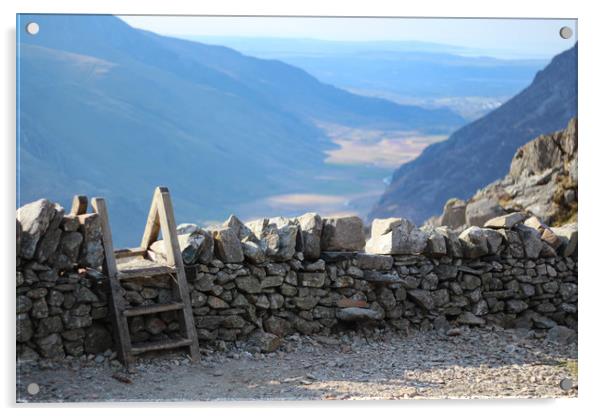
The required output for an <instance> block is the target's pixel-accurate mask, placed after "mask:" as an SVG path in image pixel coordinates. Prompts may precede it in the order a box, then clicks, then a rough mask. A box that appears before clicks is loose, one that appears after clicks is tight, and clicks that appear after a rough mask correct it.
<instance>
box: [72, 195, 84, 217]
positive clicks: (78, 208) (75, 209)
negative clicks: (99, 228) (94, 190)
mask: <svg viewBox="0 0 602 416" xmlns="http://www.w3.org/2000/svg"><path fill="white" fill-rule="evenodd" d="M87 210H88V197H87V196H86V195H75V196H74V197H73V202H71V212H70V214H71V215H82V214H85V213H86V211H87Z"/></svg>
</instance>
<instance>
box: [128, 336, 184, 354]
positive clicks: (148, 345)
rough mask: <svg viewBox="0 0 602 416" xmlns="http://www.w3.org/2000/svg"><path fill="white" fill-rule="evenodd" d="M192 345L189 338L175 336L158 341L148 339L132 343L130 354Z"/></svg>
mask: <svg viewBox="0 0 602 416" xmlns="http://www.w3.org/2000/svg"><path fill="white" fill-rule="evenodd" d="M190 345H192V340H191V339H186V338H175V339H162V340H160V341H149V342H140V343H137V344H132V350H131V351H132V354H142V353H145V352H148V351H156V350H169V349H174V348H180V347H189V346H190Z"/></svg>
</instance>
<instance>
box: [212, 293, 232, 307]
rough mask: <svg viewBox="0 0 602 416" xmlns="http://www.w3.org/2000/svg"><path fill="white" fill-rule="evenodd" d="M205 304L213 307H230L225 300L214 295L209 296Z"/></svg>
mask: <svg viewBox="0 0 602 416" xmlns="http://www.w3.org/2000/svg"><path fill="white" fill-rule="evenodd" d="M207 304H208V305H209V306H210V307H211V308H213V309H226V308H229V307H230V305H228V303H227V302H226V301H224V300H223V299H220V298H218V297H215V296H209V297H208V298H207Z"/></svg>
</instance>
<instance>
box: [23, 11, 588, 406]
mask: <svg viewBox="0 0 602 416" xmlns="http://www.w3.org/2000/svg"><path fill="white" fill-rule="evenodd" d="M16 32H17V97H16V105H17V138H16V140H17V207H16V208H17V213H16V216H17V231H16V233H17V275H16V276H17V277H16V279H17V280H16V300H17V315H16V319H17V332H16V346H17V386H16V387H17V401H19V402H62V401H68V402H71V401H76V402H79V401H117V402H119V401H133V400H136V401H155V400H162V401H182V400H184V401H205V400H332V399H335V400H347V399H407V398H433V399H437V398H449V397H454V398H499V397H516V398H543V397H576V396H577V371H576V369H577V342H576V341H577V275H578V270H577V259H578V255H577V217H578V174H577V148H578V146H577V135H578V129H577V48H578V46H577V20H576V19H570V18H567V19H497V18H496V19H488V18H479V19H474V18H471V19H460V18H453V19H452V18H402V17H399V18H393V17H390V18H383V17H381V18H370V17H364V18H361V17H358V18H344V17H301V16H299V17H293V16H291V17H261V16H257V17H236V16H230V17H228V16H156V15H154V16H138V15H136V16H134V15H127V16H113V15H77V14H20V15H17V24H16ZM517 380H521V382H520V383H519V382H517ZM157 386H161V387H162V388H161V389H157V388H155V387H157Z"/></svg>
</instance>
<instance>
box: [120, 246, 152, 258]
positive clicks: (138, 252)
mask: <svg viewBox="0 0 602 416" xmlns="http://www.w3.org/2000/svg"><path fill="white" fill-rule="evenodd" d="M146 251H147V250H146V249H145V248H142V247H134V248H122V249H119V250H115V258H116V259H123V258H126V257H136V256H145V255H146Z"/></svg>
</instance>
